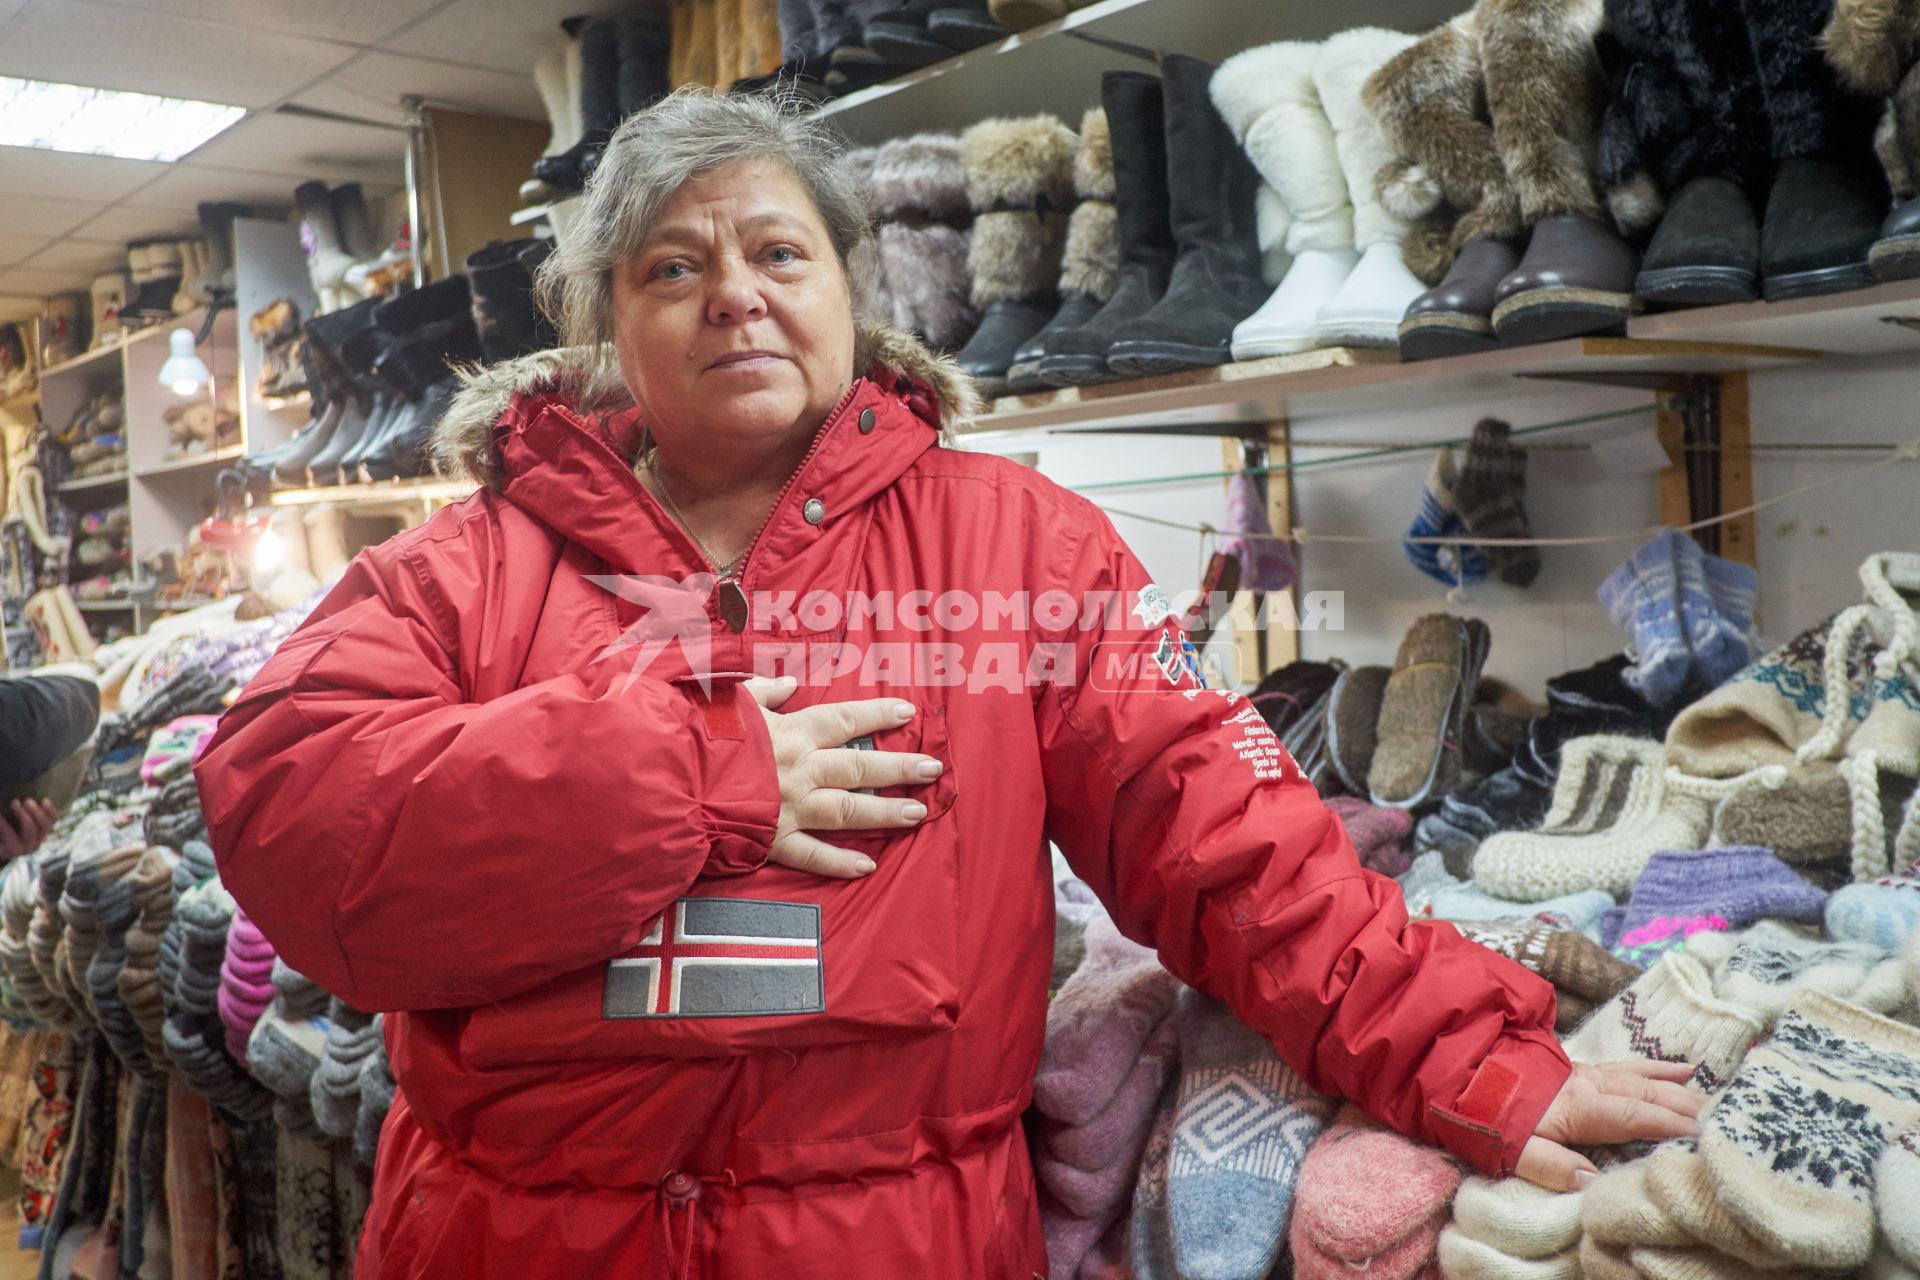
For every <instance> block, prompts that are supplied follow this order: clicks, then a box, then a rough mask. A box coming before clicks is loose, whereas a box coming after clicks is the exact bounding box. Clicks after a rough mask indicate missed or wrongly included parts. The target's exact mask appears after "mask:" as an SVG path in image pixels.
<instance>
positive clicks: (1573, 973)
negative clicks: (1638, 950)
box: [1454, 921, 1640, 1004]
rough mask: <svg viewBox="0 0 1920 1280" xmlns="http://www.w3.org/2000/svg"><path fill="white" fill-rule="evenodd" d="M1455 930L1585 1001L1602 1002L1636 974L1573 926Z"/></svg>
mask: <svg viewBox="0 0 1920 1280" xmlns="http://www.w3.org/2000/svg"><path fill="white" fill-rule="evenodd" d="M1454 928H1456V929H1458V930H1460V932H1461V933H1462V934H1464V935H1466V936H1467V937H1468V938H1470V939H1471V940H1473V941H1474V942H1478V943H1479V944H1480V945H1481V946H1483V947H1488V948H1490V949H1492V950H1494V951H1498V952H1499V953H1500V954H1501V955H1503V956H1506V957H1507V958H1508V959H1509V960H1515V961H1518V962H1519V963H1520V964H1523V965H1525V966H1526V967H1527V968H1529V969H1531V970H1533V971H1534V972H1535V973H1537V974H1539V975H1540V976H1541V977H1543V978H1545V979H1546V980H1547V981H1548V982H1551V983H1552V984H1553V985H1554V986H1555V987H1556V988H1558V989H1559V990H1560V991H1561V992H1562V993H1564V994H1571V995H1575V996H1578V997H1580V999H1581V1000H1582V1001H1584V1002H1587V1003H1589V1004H1605V1003H1606V1002H1607V1001H1609V1000H1611V999H1613V998H1614V997H1615V996H1617V995H1619V994H1620V993H1621V992H1622V991H1625V990H1626V989H1627V988H1628V987H1629V986H1631V985H1632V984H1633V983H1634V982H1636V981H1638V980H1639V977H1640V970H1639V969H1636V968H1635V967H1634V966H1632V965H1630V964H1628V963H1627V962H1626V961H1624V960H1621V959H1618V958H1617V957H1615V956H1613V955H1611V954H1610V953H1609V952H1608V951H1607V949H1606V948H1605V947H1602V946H1601V945H1599V944H1598V943H1596V942H1595V941H1593V939H1591V938H1589V937H1587V936H1586V935H1584V934H1581V933H1577V932H1575V931H1574V930H1572V929H1556V928H1552V927H1549V926H1546V925H1522V924H1513V923H1475V922H1472V921H1457V922H1455V923H1454Z"/></svg>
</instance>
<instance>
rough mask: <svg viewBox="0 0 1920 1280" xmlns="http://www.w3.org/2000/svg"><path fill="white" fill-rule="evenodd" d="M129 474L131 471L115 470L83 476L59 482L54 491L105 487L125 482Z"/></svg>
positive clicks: (69, 491)
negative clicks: (103, 473)
mask: <svg viewBox="0 0 1920 1280" xmlns="http://www.w3.org/2000/svg"><path fill="white" fill-rule="evenodd" d="M131 474H132V473H131V472H128V471H116V472H114V473H113V474H112V475H105V476H85V477H83V478H81V479H79V480H68V481H66V482H64V483H63V484H61V486H60V488H59V489H58V490H56V492H58V493H84V492H86V491H87V490H89V489H105V488H107V487H108V486H109V485H116V484H125V483H126V482H127V477H128V476H129V475H131Z"/></svg>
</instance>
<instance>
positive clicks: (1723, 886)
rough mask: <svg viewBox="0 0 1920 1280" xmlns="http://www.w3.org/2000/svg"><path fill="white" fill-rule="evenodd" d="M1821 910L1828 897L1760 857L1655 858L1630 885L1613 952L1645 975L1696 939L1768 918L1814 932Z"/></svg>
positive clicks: (1705, 853) (1758, 852) (1754, 853)
mask: <svg viewBox="0 0 1920 1280" xmlns="http://www.w3.org/2000/svg"><path fill="white" fill-rule="evenodd" d="M1826 905H1827V895H1826V894H1824V893H1822V892H1821V891H1820V890H1818V889H1816V888H1814V887H1813V886H1812V885H1810V884H1808V883H1807V882H1806V881H1805V880H1802V879H1801V878H1800V877H1799V876H1797V875H1795V874H1794V872H1793V869H1792V868H1790V867H1789V866H1787V864H1786V863H1784V862H1782V861H1780V859H1778V858H1776V857H1774V856H1773V854H1772V853H1771V852H1770V851H1768V850H1766V849H1757V848H1733V849H1704V850H1700V851H1698V852H1688V853H1680V852H1674V851H1666V852H1661V853H1656V854H1654V855H1653V859H1652V861H1650V862H1648V863H1647V868H1646V870H1644V871H1642V872H1641V873H1640V878H1639V879H1638V880H1636V881H1634V884H1633V895H1632V897H1630V898H1629V899H1628V900H1627V910H1626V914H1625V915H1624V916H1623V917H1622V919H1621V922H1620V935H1619V939H1618V940H1617V941H1616V942H1615V943H1614V944H1613V946H1612V951H1613V953H1614V954H1615V955H1617V956H1619V957H1620V958H1621V959H1623V960H1628V961H1631V962H1632V963H1634V964H1636V965H1640V966H1642V967H1645V966H1646V965H1649V964H1652V963H1653V961H1654V960H1656V959H1658V958H1659V957H1660V956H1661V955H1662V954H1664V953H1665V952H1668V951H1674V950H1678V949H1680V948H1682V947H1684V946H1686V943H1687V939H1688V938H1690V937H1692V936H1693V935H1694V934H1696V933H1701V932H1704V931H1714V932H1721V933H1724V932H1726V931H1727V930H1730V929H1744V928H1746V927H1747V926H1748V925H1750V924H1752V923H1753V922H1754V921H1756V920H1762V919H1766V918H1769V917H1771V918H1775V919H1781V920H1797V921H1800V922H1802V923H1807V924H1817V923H1819V921H1820V916H1821V912H1822V911H1823V910H1824V909H1825V908H1826Z"/></svg>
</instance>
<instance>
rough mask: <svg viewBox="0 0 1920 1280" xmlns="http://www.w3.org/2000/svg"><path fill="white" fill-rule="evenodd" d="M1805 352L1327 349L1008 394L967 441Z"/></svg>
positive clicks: (1699, 347) (1632, 375)
mask: <svg viewBox="0 0 1920 1280" xmlns="http://www.w3.org/2000/svg"><path fill="white" fill-rule="evenodd" d="M1819 358H1820V353H1819V352H1818V351H1814V350H1810V349H1807V348H1801V347H1777V346H1752V345H1745V344H1737V343H1727V342H1703V341H1679V340H1664V341H1661V340H1652V339H1644V338H1569V339H1566V340H1565V341H1562V342H1550V343H1542V344H1540V345H1537V346H1531V347H1507V348H1502V349H1500V350H1496V351H1487V352H1482V353H1479V354H1476V355H1470V356H1455V357H1453V358H1451V359H1446V360H1425V361H1419V362H1416V363H1410V364H1403V363H1401V362H1400V360H1399V359H1398V357H1397V356H1396V355H1395V353H1394V352H1392V351H1384V350H1359V349H1354V348H1348V347H1331V348H1322V349H1320V350H1316V351H1305V352H1301V353H1300V354H1298V355H1287V356H1273V357H1270V358H1268V359H1265V360H1248V361H1243V362H1240V363H1237V364H1228V365H1222V366H1221V367H1219V368H1217V369H1196V370H1190V371H1188V372H1185V373H1175V374H1168V375H1166V376H1164V377H1159V378H1142V379H1138V380H1135V381H1131V382H1116V383H1108V384H1106V385H1103V386H1096V387H1075V388H1068V389H1066V390H1063V391H1054V392H1048V393H1044V394H1041V395H1034V396H1003V397H1001V398H1000V399H998V400H996V401H994V402H993V405H992V407H991V409H990V410H989V411H988V412H987V413H985V414H982V415H981V417H980V418H979V419H978V420H977V421H976V422H975V423H974V424H973V428H972V430H971V431H970V432H969V433H968V434H969V435H983V434H987V433H996V434H997V433H1000V432H1008V431H1029V430H1033V429H1035V428H1050V429H1054V430H1073V429H1079V430H1092V429H1097V428H1106V427H1124V426H1153V425H1177V424H1182V423H1185V424H1196V423H1220V422H1229V423H1231V422H1267V421H1273V420H1276V419H1279V418H1287V419H1289V420H1290V421H1292V422H1293V423H1294V424H1295V425H1296V426H1297V425H1300V424H1302V423H1304V422H1308V421H1311V420H1312V419H1314V418H1319V417H1329V416H1332V415H1335V414H1351V413H1363V412H1373V411H1381V410H1388V409H1394V408H1408V407H1416V406H1431V407H1442V406H1445V405H1447V404H1468V403H1472V402H1474V401H1477V400H1484V399H1487V398H1489V397H1491V396H1495V395H1500V394H1503V393H1511V392H1512V390H1513V380H1514V379H1516V378H1537V379H1557V380H1565V381H1629V382H1630V380H1633V379H1639V378H1647V377H1649V375H1655V374H1661V373H1726V372H1732V371H1735V370H1746V369H1765V368H1773V367H1778V366H1781V365H1791V364H1798V363H1805V362H1808V361H1814V360H1818V359H1819Z"/></svg>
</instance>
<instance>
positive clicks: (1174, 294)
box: [1107, 54, 1267, 378]
mask: <svg viewBox="0 0 1920 1280" xmlns="http://www.w3.org/2000/svg"><path fill="white" fill-rule="evenodd" d="M1160 67H1161V74H1162V75H1163V77H1164V79H1165V84H1166V93H1167V186H1168V190H1169V191H1170V193H1171V196H1172V216H1173V238H1174V242H1175V243H1176V244H1177V245H1179V249H1180V252H1179V256H1178V257H1177V258H1175V259H1174V263H1173V274H1172V276H1171V277H1170V278H1169V279H1168V281H1167V292H1166V296H1165V297H1163V298H1161V299H1160V301H1159V302H1157V303H1155V304H1154V306H1153V309H1152V310H1151V311H1149V312H1147V314H1145V315H1144V316H1141V317H1140V319H1139V320H1137V321H1135V322H1134V323H1133V324H1132V325H1131V326H1130V327H1129V328H1128V331H1127V333H1126V335H1125V336H1124V337H1123V338H1121V340H1120V341H1118V342H1116V343H1114V345H1113V347H1112V348H1111V349H1110V350H1109V351H1108V352H1107V367H1108V368H1110V369H1112V370H1113V371H1114V372H1115V373H1117V374H1119V375H1121V376H1122V377H1128V378H1140V377H1147V376H1150V375H1152V374H1156V373H1172V372H1174V371H1175V370H1177V369H1194V368H1204V367H1208V366H1212V365H1220V364H1225V363H1226V362H1227V361H1228V360H1230V359H1232V351H1231V348H1232V346H1233V328H1234V326H1235V325H1237V324H1239V323H1240V322H1241V321H1242V320H1245V319H1246V318H1247V317H1248V316H1250V315H1252V314H1253V313H1254V312H1255V311H1257V310H1259V309H1260V304H1261V303H1262V302H1264V301H1266V294H1267V287H1266V279H1265V277H1264V276H1263V275H1262V274H1261V271H1260V265H1261V264H1260V242H1259V238H1258V236H1256V235H1255V233H1254V225H1253V197H1254V193H1255V192H1256V191H1258V190H1259V187H1260V179H1259V176H1258V175H1257V174H1256V173H1255V172H1254V168H1253V162H1252V161H1251V160H1249V159H1247V153H1246V152H1245V151H1243V150H1241V148H1240V147H1239V145H1238V144H1237V143H1235V142H1234V140H1233V134H1232V133H1231V132H1230V131H1229V130H1228V129H1227V124H1226V121H1224V120H1222V119H1221V118H1220V113H1219V112H1218V111H1216V110H1215V109H1214V105H1213V98H1212V95H1211V94H1209V93H1208V91H1207V87H1208V85H1209V84H1211V83H1212V81H1213V65H1212V64H1211V63H1207V62H1202V61H1201V60H1200V59H1198V58H1189V57H1187V56H1185V55H1184V54H1168V55H1167V56H1166V58H1164V59H1162V61H1161V64H1160Z"/></svg>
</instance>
